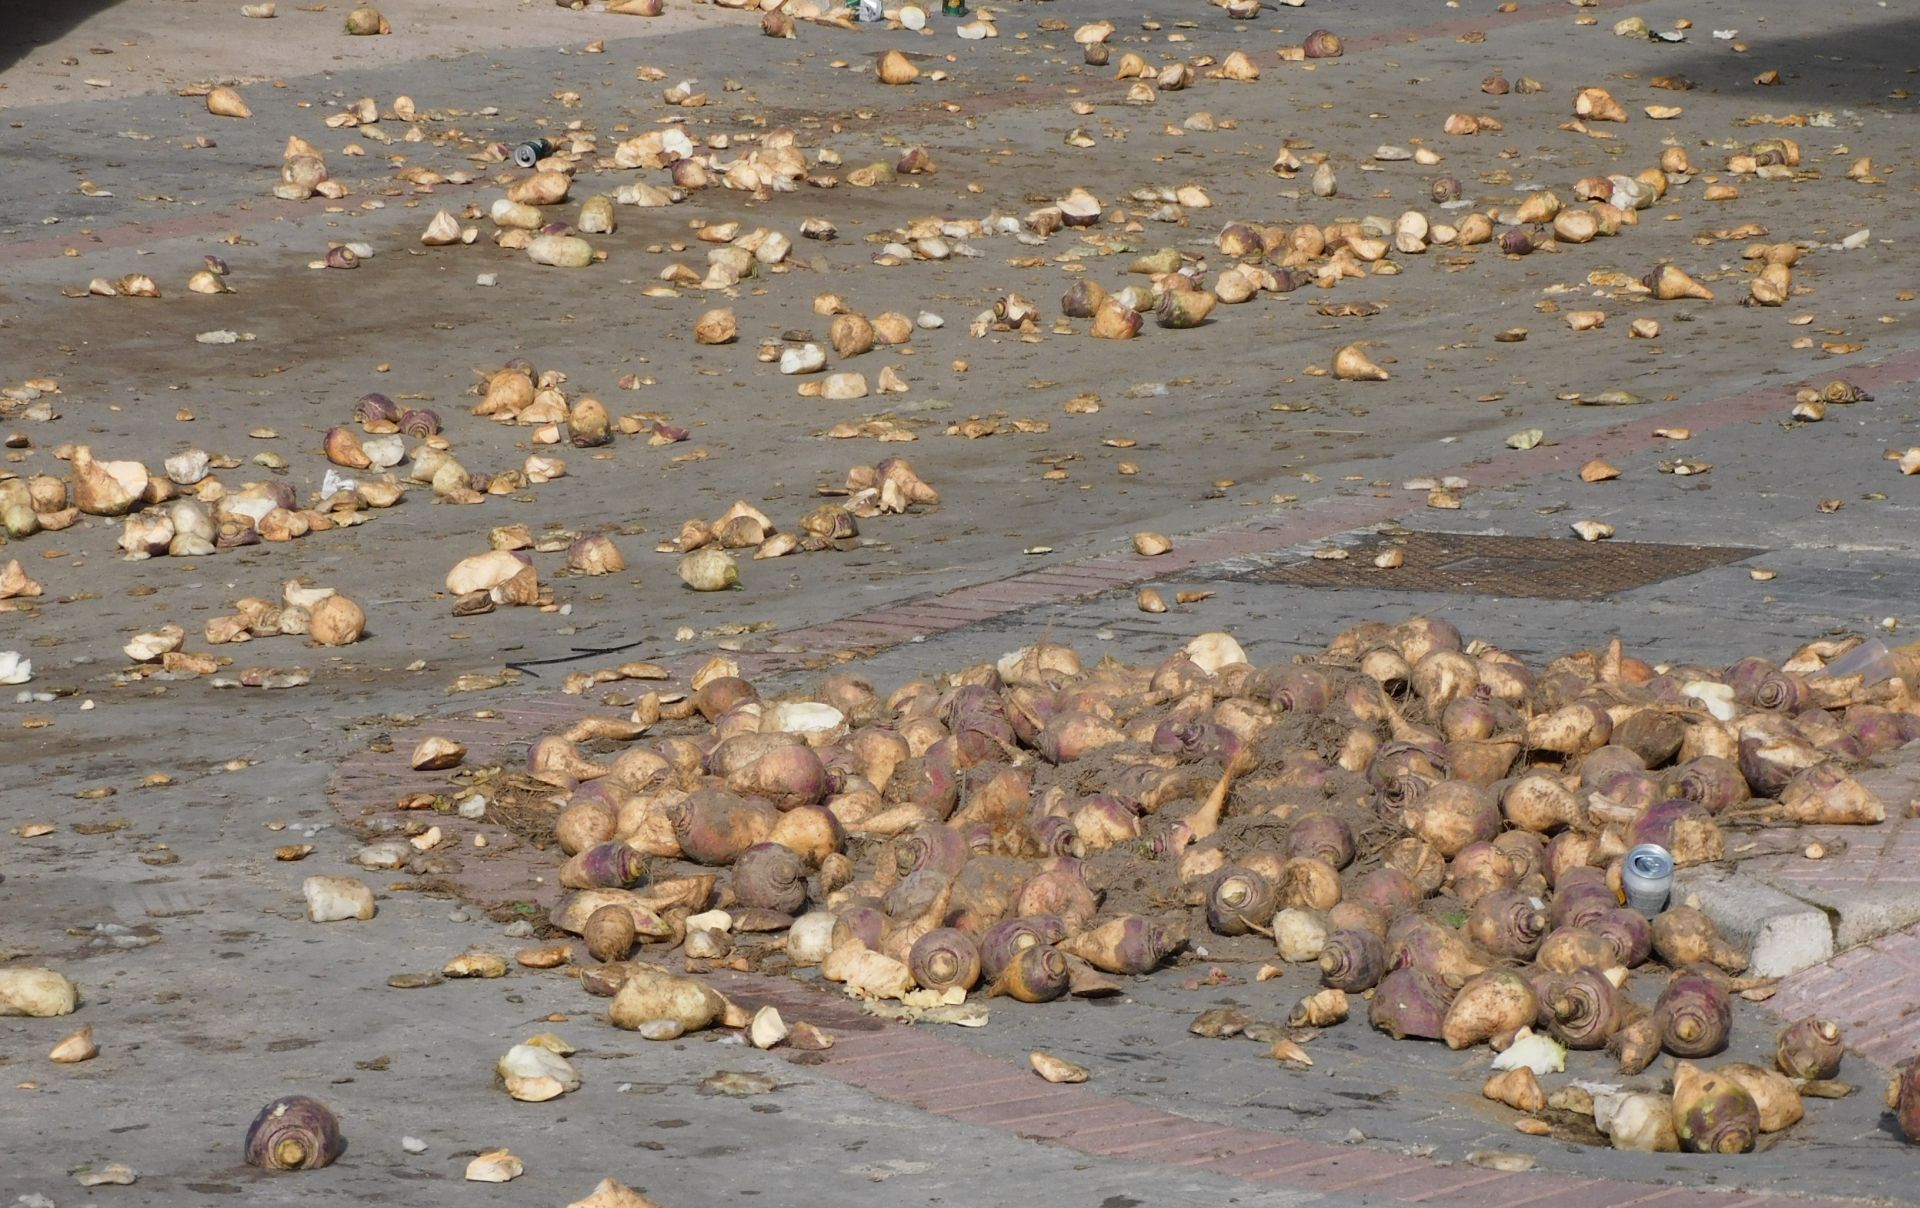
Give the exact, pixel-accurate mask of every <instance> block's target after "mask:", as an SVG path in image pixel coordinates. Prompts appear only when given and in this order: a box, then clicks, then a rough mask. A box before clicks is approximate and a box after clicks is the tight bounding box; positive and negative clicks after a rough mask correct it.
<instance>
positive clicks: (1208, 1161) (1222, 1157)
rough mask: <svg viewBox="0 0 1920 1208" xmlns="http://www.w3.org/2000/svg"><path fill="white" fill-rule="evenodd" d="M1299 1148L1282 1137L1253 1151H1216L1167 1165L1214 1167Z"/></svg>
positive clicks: (1293, 1141)
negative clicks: (1276, 1151) (1218, 1164)
mask: <svg viewBox="0 0 1920 1208" xmlns="http://www.w3.org/2000/svg"><path fill="white" fill-rule="evenodd" d="M1299 1147H1300V1142H1299V1141H1297V1140H1295V1139H1294V1138H1292V1137H1282V1138H1280V1139H1279V1140H1277V1141H1274V1142H1271V1143H1269V1144H1265V1145H1260V1146H1257V1147H1255V1148H1253V1149H1230V1150H1218V1149H1216V1150H1214V1151H1212V1152H1210V1153H1203V1154H1200V1155H1198V1156H1196V1157H1191V1158H1182V1159H1180V1160H1179V1161H1178V1162H1168V1163H1167V1165H1169V1166H1211V1165H1214V1164H1215V1163H1219V1162H1225V1161H1229V1160H1232V1161H1236V1162H1238V1161H1245V1160H1246V1159H1248V1158H1251V1157H1253V1156H1254V1155H1255V1154H1263V1153H1271V1152H1273V1151H1275V1150H1288V1149H1297V1148H1299Z"/></svg>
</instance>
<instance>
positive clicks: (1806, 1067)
mask: <svg viewBox="0 0 1920 1208" xmlns="http://www.w3.org/2000/svg"><path fill="white" fill-rule="evenodd" d="M1845 1052H1846V1047H1845V1045H1843V1044H1842V1043H1841V1039H1840V1025H1839V1024H1836V1023H1834V1022H1833V1021H1832V1020H1828V1019H1821V1018H1820V1017H1819V1016H1817V1015H1809V1016H1807V1017H1806V1018H1805V1019H1801V1020H1796V1021H1795V1022H1793V1023H1790V1024H1788V1025H1787V1026H1786V1027H1784V1028H1781V1029H1780V1035H1779V1036H1777V1037H1776V1038H1775V1039H1774V1045H1773V1062H1774V1064H1775V1065H1776V1066H1778V1067H1779V1068H1780V1072H1781V1073H1783V1074H1786V1075H1787V1076H1788V1077H1790V1078H1803V1079H1807V1080H1810V1081H1811V1080H1821V1079H1828V1078H1833V1077H1835V1076H1836V1075H1838V1074H1839V1073H1840V1059H1841V1057H1842V1055H1843V1054H1844V1053H1845Z"/></svg>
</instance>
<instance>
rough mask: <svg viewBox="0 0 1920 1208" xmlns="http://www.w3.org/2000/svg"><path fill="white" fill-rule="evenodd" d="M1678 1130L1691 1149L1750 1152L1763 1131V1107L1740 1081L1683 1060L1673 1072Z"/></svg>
mask: <svg viewBox="0 0 1920 1208" xmlns="http://www.w3.org/2000/svg"><path fill="white" fill-rule="evenodd" d="M1673 1120H1674V1132H1675V1134H1676V1135H1678V1137H1679V1138H1680V1147H1681V1148H1682V1149H1684V1150H1686V1151H1687V1152H1689V1153H1746V1152H1747V1151H1748V1150H1750V1149H1752V1148H1753V1145H1754V1141H1755V1140H1756V1139H1757V1138H1758V1137H1759V1133H1760V1109H1759V1107H1758V1106H1757V1105H1756V1104H1755V1103H1754V1101H1753V1096H1752V1095H1749V1094H1748V1093H1747V1092H1746V1090H1745V1089H1744V1088H1742V1087H1741V1085H1740V1084H1739V1083H1738V1082H1735V1081H1734V1080H1733V1079H1732V1078H1728V1077H1724V1076H1722V1075H1720V1074H1719V1073H1717V1072H1715V1071H1708V1070H1701V1069H1699V1068H1697V1067H1696V1066H1695V1065H1694V1064H1693V1063H1692V1062H1689V1061H1682V1062H1680V1063H1679V1065H1677V1066H1676V1067H1675V1068H1674V1073H1673Z"/></svg>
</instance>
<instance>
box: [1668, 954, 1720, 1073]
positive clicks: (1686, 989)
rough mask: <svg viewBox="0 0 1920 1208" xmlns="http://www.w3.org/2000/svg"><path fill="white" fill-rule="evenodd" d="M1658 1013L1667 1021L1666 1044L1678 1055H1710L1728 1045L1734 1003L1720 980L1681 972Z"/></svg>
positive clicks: (1674, 979)
mask: <svg viewBox="0 0 1920 1208" xmlns="http://www.w3.org/2000/svg"><path fill="white" fill-rule="evenodd" d="M1654 1013H1655V1014H1656V1015H1659V1016H1660V1017H1661V1018H1662V1020H1663V1024H1664V1026H1663V1029H1662V1039H1661V1043H1662V1046H1663V1047H1664V1048H1665V1049H1666V1050H1667V1052H1669V1053H1672V1054H1673V1055H1674V1056H1676V1057H1710V1056H1712V1055H1713V1054H1715V1053H1718V1052H1719V1051H1720V1050H1721V1049H1724V1048H1726V1047H1727V1037H1728V1034H1729V1033H1730V1032H1731V1031H1732V1028H1733V1003H1732V1001H1731V1000H1730V999H1729V998H1728V996H1727V992H1726V991H1725V990H1723V989H1721V988H1720V986H1719V985H1717V984H1716V983H1714V982H1712V981H1710V980H1708V979H1707V978H1705V977H1701V976H1699V975H1697V974H1693V973H1679V974H1676V975H1674V977H1673V979H1672V980H1671V981H1669V982H1668V983H1667V986H1666V989H1665V990H1663V991H1661V993H1660V1001H1659V1003H1658V1004H1657V1005H1656V1006H1655V1007H1654Z"/></svg>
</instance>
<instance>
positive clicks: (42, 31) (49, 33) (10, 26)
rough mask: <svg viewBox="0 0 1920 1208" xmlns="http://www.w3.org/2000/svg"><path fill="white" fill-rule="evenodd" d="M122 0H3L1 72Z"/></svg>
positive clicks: (0, 8)
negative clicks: (59, 0)
mask: <svg viewBox="0 0 1920 1208" xmlns="http://www.w3.org/2000/svg"><path fill="white" fill-rule="evenodd" d="M119 2H120V0H64V2H63V3H59V4H47V3H44V0H0V71H5V70H6V69H7V68H9V67H11V66H13V65H14V64H15V63H18V62H19V61H20V60H21V59H24V58H26V57H27V55H29V54H31V53H32V52H33V50H34V48H36V47H39V46H43V45H45V44H46V43H48V42H51V41H53V40H54V39H56V38H59V37H61V36H63V35H64V34H66V33H67V32H68V31H69V30H71V29H73V28H74V27H75V26H77V25H80V24H81V23H83V22H85V21H87V20H90V19H91V18H93V17H95V16H97V15H98V14H100V13H102V12H105V11H106V10H107V9H110V8H112V7H114V6H115V5H116V4H118V3H119Z"/></svg>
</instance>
